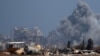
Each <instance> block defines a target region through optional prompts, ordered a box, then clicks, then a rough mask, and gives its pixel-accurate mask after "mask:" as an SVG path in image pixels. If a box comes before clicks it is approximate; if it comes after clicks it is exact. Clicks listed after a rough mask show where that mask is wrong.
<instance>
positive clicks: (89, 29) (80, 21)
mask: <svg viewBox="0 0 100 56" xmlns="http://www.w3.org/2000/svg"><path fill="white" fill-rule="evenodd" d="M99 37H100V15H96V14H95V13H93V12H92V10H91V9H90V8H89V6H88V5H87V4H86V3H85V2H83V1H79V2H78V4H77V8H76V9H75V10H74V11H73V13H72V14H71V15H70V16H68V17H67V18H66V19H64V20H62V21H61V22H60V25H59V26H58V27H57V29H56V30H54V31H52V32H50V34H49V36H48V38H49V41H48V43H49V44H56V45H58V43H61V44H66V43H67V41H68V40H71V41H72V42H73V43H74V44H76V43H78V42H80V41H81V40H82V39H83V38H84V39H85V40H87V39H88V38H92V39H93V40H94V43H96V44H100V43H99V40H100V38H99Z"/></svg>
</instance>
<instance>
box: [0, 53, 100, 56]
mask: <svg viewBox="0 0 100 56" xmlns="http://www.w3.org/2000/svg"><path fill="white" fill-rule="evenodd" d="M0 56H43V55H7V54H2V53H0ZM58 56H100V54H94V55H92V54H90V55H83V54H69V55H58Z"/></svg>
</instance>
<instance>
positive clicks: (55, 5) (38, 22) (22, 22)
mask: <svg viewBox="0 0 100 56" xmlns="http://www.w3.org/2000/svg"><path fill="white" fill-rule="evenodd" d="M84 1H85V2H87V3H88V4H89V6H90V7H91V8H92V9H93V11H94V12H96V13H99V12H100V6H99V5H100V0H84ZM77 2H78V0H0V34H5V35H8V34H10V33H11V31H12V29H13V28H14V27H16V26H17V27H19V26H22V27H27V28H29V29H31V28H33V27H35V26H37V27H39V28H40V29H41V31H42V32H43V33H44V35H46V36H47V35H48V33H49V32H50V31H52V30H54V29H56V27H57V26H58V25H59V22H60V20H62V19H65V18H66V17H67V16H69V15H70V14H71V13H72V12H73V10H74V9H75V8H76V4H77Z"/></svg>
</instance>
